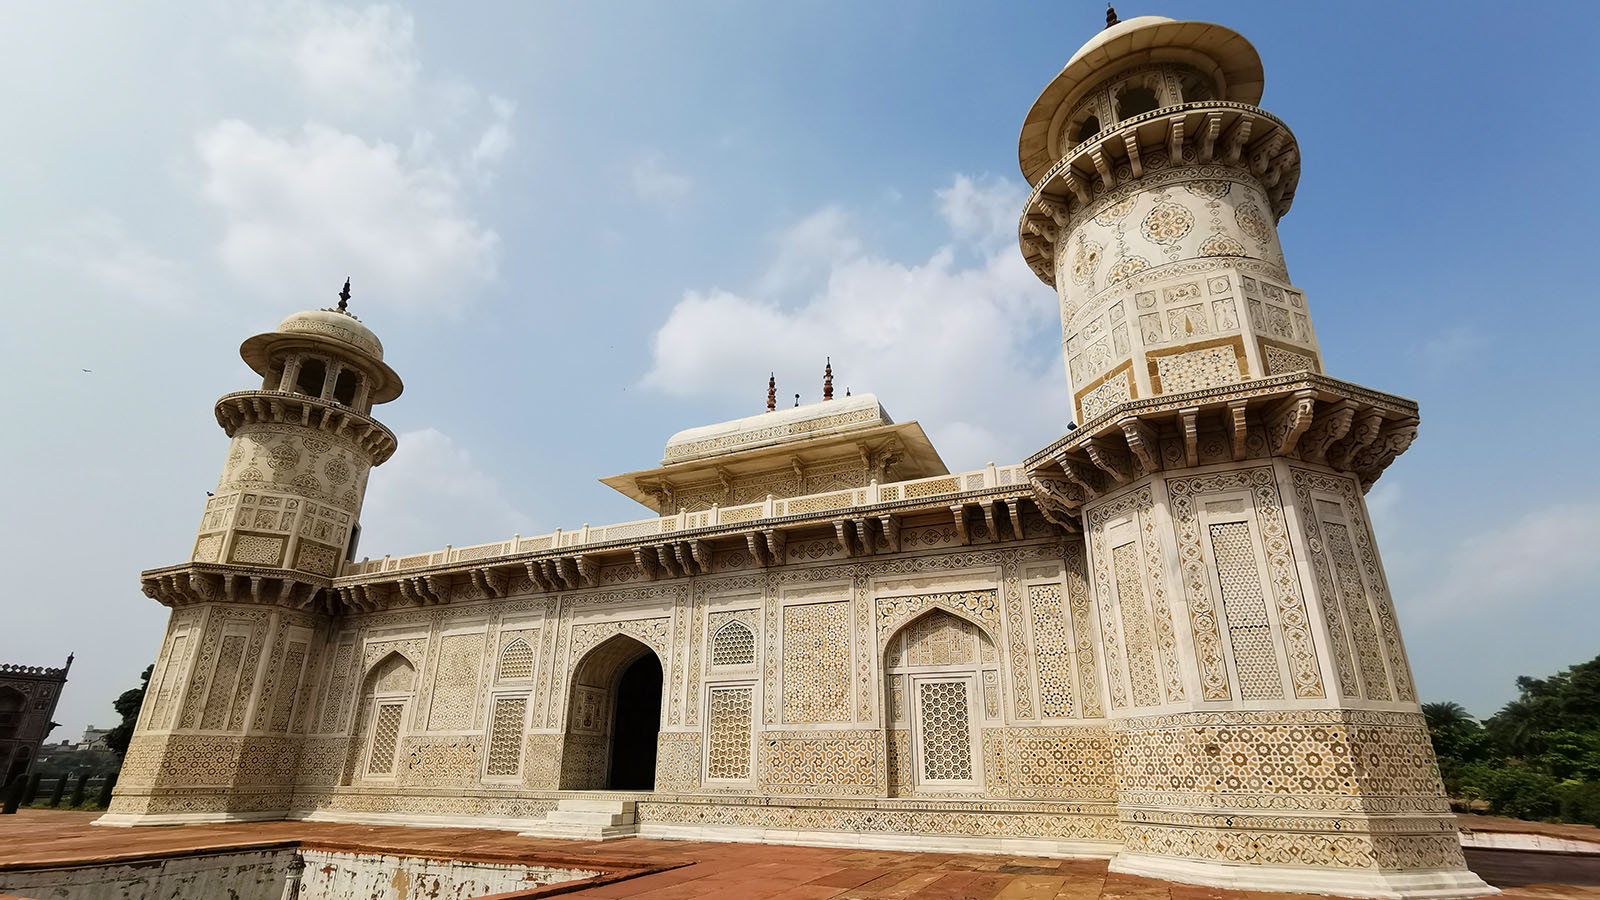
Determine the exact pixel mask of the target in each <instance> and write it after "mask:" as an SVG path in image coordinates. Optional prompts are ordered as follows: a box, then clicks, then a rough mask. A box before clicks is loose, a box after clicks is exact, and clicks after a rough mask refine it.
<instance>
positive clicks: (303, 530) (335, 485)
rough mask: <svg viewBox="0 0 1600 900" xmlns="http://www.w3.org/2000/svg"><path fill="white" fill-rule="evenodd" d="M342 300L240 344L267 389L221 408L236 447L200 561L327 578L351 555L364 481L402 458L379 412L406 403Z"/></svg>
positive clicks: (376, 347) (203, 532)
mask: <svg viewBox="0 0 1600 900" xmlns="http://www.w3.org/2000/svg"><path fill="white" fill-rule="evenodd" d="M345 289H346V291H347V292H348V290H349V285H348V284H346V285H345ZM347 297H348V293H346V294H345V295H342V297H341V301H340V303H339V306H338V307H336V308H333V309H314V310H307V311H305V312H298V313H295V314H294V315H292V316H290V317H288V318H287V319H284V320H283V322H282V323H280V324H279V325H278V327H277V328H276V329H275V330H273V331H270V332H267V333H265V334H258V335H256V336H255V337H252V338H250V339H249V340H247V341H245V342H244V345H243V346H241V347H240V349H239V353H240V355H241V356H243V357H244V360H245V362H246V363H248V364H249V365H250V368H252V369H254V370H255V371H256V372H257V373H258V374H260V375H261V379H262V381H261V388H260V390H251V391H239V392H237V393H232V394H228V395H227V396H225V397H223V398H222V399H221V400H218V401H217V406H216V414H217V423H218V424H219V425H221V426H222V428H223V430H225V431H226V432H227V433H228V436H229V437H230V438H232V443H231V444H230V445H229V446H228V458H227V462H226V463H225V464H224V466H223V470H222V478H221V480H220V481H219V482H218V483H217V490H216V492H215V494H214V495H213V496H212V497H211V498H210V499H209V500H207V501H206V511H205V515H204V516H203V517H202V518H201V522H200V532H199V535H198V536H197V537H196V538H195V545H194V552H193V555H192V560H193V561H194V562H200V563H225V564H227V565H236V566H259V567H264V568H274V569H290V570H293V571H296V572H302V573H307V574H311V575H317V576H322V577H324V578H327V577H332V576H334V575H336V574H338V571H339V567H340V565H341V563H342V562H343V561H344V560H346V559H349V558H351V557H352V555H353V554H354V552H355V543H356V540H357V538H358V537H359V525H358V522H359V520H360V516H361V504H362V501H363V500H364V498H365V496H366V489H367V475H368V473H369V472H370V471H371V470H372V467H373V466H375V465H379V464H381V463H383V462H384V461H385V460H387V459H388V458H389V457H390V455H392V454H393V453H394V450H395V438H394V434H393V433H392V432H390V431H389V429H388V428H385V427H384V426H383V424H382V423H381V422H379V421H378V420H377V419H375V418H373V417H372V407H373V405H375V404H378V403H385V402H387V401H390V400H393V399H394V398H396V397H398V396H400V391H401V383H400V377H399V376H398V375H396V374H395V373H394V370H393V369H391V368H389V366H388V365H387V364H385V363H384V361H383V345H382V344H381V343H379V341H378V338H377V336H376V335H374V334H373V333H372V331H371V330H370V329H368V328H367V327H366V326H365V325H363V324H361V322H360V320H358V319H357V318H356V317H355V316H354V315H352V314H351V313H350V312H349V311H348V310H347V309H346V303H345V299H346V298H347Z"/></svg>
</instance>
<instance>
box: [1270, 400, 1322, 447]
mask: <svg viewBox="0 0 1600 900" xmlns="http://www.w3.org/2000/svg"><path fill="white" fill-rule="evenodd" d="M1316 409H1317V392H1316V391H1313V390H1301V391H1296V392H1295V393H1294V396H1292V397H1287V398H1285V399H1284V400H1283V402H1282V403H1281V404H1280V405H1279V406H1278V407H1277V408H1276V409H1274V410H1273V411H1272V412H1271V413H1270V414H1269V415H1268V419H1267V428H1268V431H1269V434H1270V436H1271V446H1272V452H1273V453H1274V454H1276V455H1279V456H1282V455H1285V454H1287V453H1288V452H1289V451H1291V450H1293V449H1294V446H1295V444H1297V443H1299V441H1300V436H1301V435H1303V434H1305V433H1306V429H1308V428H1310V427H1311V420H1312V419H1313V418H1314V417H1315V415H1316Z"/></svg>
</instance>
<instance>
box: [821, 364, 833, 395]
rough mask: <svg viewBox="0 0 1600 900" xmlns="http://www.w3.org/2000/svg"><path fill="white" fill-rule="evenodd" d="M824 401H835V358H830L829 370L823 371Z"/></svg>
mask: <svg viewBox="0 0 1600 900" xmlns="http://www.w3.org/2000/svg"><path fill="white" fill-rule="evenodd" d="M822 399H824V400H832V399H833V357H831V356H830V357H828V362H827V368H825V369H823V370H822Z"/></svg>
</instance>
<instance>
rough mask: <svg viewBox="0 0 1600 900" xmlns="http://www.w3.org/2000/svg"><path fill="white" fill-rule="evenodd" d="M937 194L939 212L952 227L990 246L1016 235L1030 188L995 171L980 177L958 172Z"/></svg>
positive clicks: (1004, 241)
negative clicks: (1008, 179) (995, 173)
mask: <svg viewBox="0 0 1600 900" xmlns="http://www.w3.org/2000/svg"><path fill="white" fill-rule="evenodd" d="M937 196H938V198H939V214H940V215H941V216H943V217H944V220H945V222H946V223H947V224H948V225H949V226H950V229H951V231H953V232H955V234H956V236H957V237H960V238H963V239H966V240H969V241H975V242H978V243H981V244H983V245H985V246H987V245H989V244H991V243H1006V242H1010V241H1014V240H1015V239H1016V236H1017V219H1018V217H1019V216H1020V214H1021V211H1022V204H1023V202H1024V201H1026V200H1027V198H1028V192H1027V190H1026V188H1025V187H1024V186H1023V185H1022V184H1020V183H1018V182H1015V181H1007V180H1005V179H1003V178H998V177H995V176H993V175H991V176H988V177H986V178H982V179H976V180H975V179H972V178H969V177H967V176H966V175H957V176H956V178H955V181H953V182H952V183H951V184H950V186H949V187H947V188H942V189H940V190H939V191H938V194H937Z"/></svg>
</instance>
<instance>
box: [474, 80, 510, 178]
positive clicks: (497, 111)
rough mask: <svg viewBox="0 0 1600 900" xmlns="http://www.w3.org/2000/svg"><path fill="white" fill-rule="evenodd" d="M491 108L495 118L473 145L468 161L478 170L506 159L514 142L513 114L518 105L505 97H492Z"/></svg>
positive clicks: (490, 99) (485, 168) (484, 169)
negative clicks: (512, 134)
mask: <svg viewBox="0 0 1600 900" xmlns="http://www.w3.org/2000/svg"><path fill="white" fill-rule="evenodd" d="M489 110H490V112H491V113H492V114H493V119H492V120H491V121H490V122H489V126H488V127H487V128H485V129H484V130H483V133H482V134H480V135H479V136H478V141H477V143H475V144H473V145H472V152H471V153H470V154H469V155H468V163H469V164H470V165H471V166H472V167H473V169H474V170H478V171H486V170H487V169H488V168H490V167H492V166H494V165H495V164H496V163H498V162H500V160H502V159H504V158H505V155H506V152H507V151H509V150H510V149H511V144H512V137H511V116H512V114H513V113H515V112H516V110H517V105H516V104H515V103H512V102H511V101H510V100H507V99H506V98H504V97H490V98H489Z"/></svg>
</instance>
